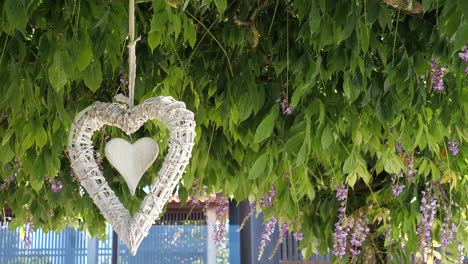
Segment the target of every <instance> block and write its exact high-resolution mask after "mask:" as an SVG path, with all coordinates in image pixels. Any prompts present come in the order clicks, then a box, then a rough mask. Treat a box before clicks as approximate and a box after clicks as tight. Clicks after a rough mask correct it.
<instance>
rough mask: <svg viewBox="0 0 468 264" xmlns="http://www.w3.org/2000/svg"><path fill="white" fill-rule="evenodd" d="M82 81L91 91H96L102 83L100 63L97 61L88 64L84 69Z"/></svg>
mask: <svg viewBox="0 0 468 264" xmlns="http://www.w3.org/2000/svg"><path fill="white" fill-rule="evenodd" d="M83 81H84V83H85V84H86V86H87V87H88V88H89V89H90V90H91V91H93V92H96V91H97V90H98V89H99V87H101V83H102V72H101V63H100V62H99V61H96V62H94V63H93V64H91V65H89V66H88V67H87V68H86V70H85V71H84V75H83Z"/></svg>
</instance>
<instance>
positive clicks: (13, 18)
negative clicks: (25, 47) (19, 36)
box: [4, 0, 28, 32]
mask: <svg viewBox="0 0 468 264" xmlns="http://www.w3.org/2000/svg"><path fill="white" fill-rule="evenodd" d="M4 7H5V11H6V12H5V13H6V16H7V19H8V22H9V23H10V25H11V26H13V27H14V28H16V29H18V30H19V31H21V32H24V30H25V29H26V24H27V23H28V14H27V13H26V7H25V6H24V1H21V0H6V1H5V5H4Z"/></svg>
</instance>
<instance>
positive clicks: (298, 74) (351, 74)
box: [0, 0, 468, 258]
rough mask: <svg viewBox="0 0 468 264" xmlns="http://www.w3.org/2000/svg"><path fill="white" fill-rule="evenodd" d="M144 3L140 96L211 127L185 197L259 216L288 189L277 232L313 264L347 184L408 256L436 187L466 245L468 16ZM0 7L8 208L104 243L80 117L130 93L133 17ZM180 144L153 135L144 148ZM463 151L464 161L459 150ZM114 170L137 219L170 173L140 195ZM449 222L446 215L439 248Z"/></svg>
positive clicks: (453, 7) (0, 149)
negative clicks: (74, 126) (437, 84)
mask: <svg viewBox="0 0 468 264" xmlns="http://www.w3.org/2000/svg"><path fill="white" fill-rule="evenodd" d="M137 2H138V4H137V13H136V17H137V20H138V21H137V31H136V32H137V34H139V35H140V36H141V41H140V42H139V43H138V46H137V75H138V78H137V80H136V95H135V97H136V98H137V100H138V101H143V100H144V99H146V98H149V97H152V96H157V95H171V96H173V97H175V98H177V99H179V100H183V101H185V102H186V105H187V107H188V108H189V109H191V110H192V111H194V112H195V113H196V120H197V124H198V125H197V133H198V136H197V143H196V146H195V148H194V153H193V157H192V160H191V164H190V165H189V167H188V169H187V173H186V174H185V175H184V179H183V181H182V182H181V184H180V187H179V195H180V196H181V197H187V195H189V194H190V193H191V190H192V187H193V185H194V184H193V182H194V179H199V181H197V182H199V183H198V184H203V185H207V186H208V187H209V190H210V191H214V192H219V191H223V192H225V193H226V194H229V195H231V196H232V197H234V198H235V199H237V200H244V199H249V200H250V201H253V200H258V199H260V197H261V196H262V195H263V194H265V193H267V192H268V191H269V190H270V189H271V186H273V185H274V186H276V187H277V196H276V198H275V200H274V203H273V206H271V207H269V208H265V211H266V214H267V216H277V217H278V218H279V219H280V220H281V221H287V222H288V223H290V224H291V226H292V230H293V231H301V232H303V233H304V240H303V241H304V242H303V243H302V244H301V246H302V247H303V248H305V249H306V251H307V252H309V253H310V252H312V251H317V250H318V251H320V252H322V253H324V252H326V250H327V248H330V247H331V246H332V243H333V228H334V223H335V222H336V219H337V209H338V207H339V204H338V202H337V201H336V198H335V191H334V190H335V186H336V185H338V184H339V183H340V182H342V181H343V182H345V183H346V184H347V186H349V197H348V201H347V203H348V204H347V214H349V215H353V214H357V213H358V212H364V213H365V215H366V216H367V217H368V218H369V220H370V222H371V227H372V228H371V229H372V234H371V236H370V237H369V239H368V240H369V241H374V242H375V241H378V240H379V239H382V237H383V236H384V233H385V231H386V230H388V227H390V226H391V227H392V232H391V234H390V235H391V237H392V238H393V239H395V240H396V241H398V243H403V244H404V245H405V251H402V247H401V246H400V244H398V243H397V244H394V245H393V246H392V245H389V244H388V243H387V242H385V243H386V244H385V245H386V247H387V249H388V252H389V254H392V255H393V256H394V257H395V258H399V257H403V258H408V257H409V253H410V252H415V251H417V250H418V238H417V234H416V227H417V225H418V223H419V222H420V221H421V218H420V216H419V205H420V198H421V191H423V190H426V189H427V188H428V187H427V185H429V186H436V185H437V186H440V187H441V188H442V189H443V190H444V191H445V193H446V197H445V198H443V197H439V199H440V200H441V201H440V204H441V205H442V204H443V203H447V204H449V206H450V208H451V220H452V221H453V222H454V223H455V224H457V226H458V227H459V229H458V232H457V234H456V235H457V236H458V240H460V241H468V239H467V237H466V229H467V225H466V209H467V202H466V201H467V199H466V198H467V196H466V194H467V192H466V190H467V176H466V173H467V169H468V167H467V160H466V158H467V157H468V144H467V143H466V142H467V141H468V129H467V117H468V89H467V88H468V78H467V76H466V75H465V73H464V69H465V67H466V65H465V64H464V62H463V61H462V60H461V59H460V58H459V56H458V55H457V53H458V52H459V51H460V50H461V49H462V48H463V46H464V45H465V44H467V43H468V19H467V18H468V2H467V1H465V0H438V1H435V0H424V1H422V6H423V9H424V10H423V11H424V12H423V13H422V14H416V15H413V14H408V13H407V12H405V10H404V8H402V9H400V10H399V9H393V8H392V7H389V6H387V5H386V4H385V3H383V2H380V1H377V0H363V1H346V0H313V1H311V0H291V1H283V0H276V1H267V0H260V1H257V0H255V1H254V0H237V1H227V0H202V1H194V0H185V1H181V0H167V1H163V0H154V1H153V2H151V1H144V0H142V1H137ZM412 2H417V1H412ZM419 4H421V3H419ZM0 7H1V8H0V10H1V11H0V17H1V19H0V50H1V53H0V83H1V85H0V94H1V95H2V96H1V97H0V141H1V142H0V176H1V179H3V183H2V185H1V188H2V191H1V193H0V201H1V202H2V204H3V206H8V207H10V208H13V211H14V213H15V215H16V217H15V219H14V220H13V222H12V225H11V226H12V227H15V226H20V225H22V224H23V223H24V222H25V221H26V219H28V218H30V219H32V221H33V222H34V223H35V224H36V226H38V227H42V228H43V229H45V230H61V229H63V228H64V227H65V226H66V225H78V223H80V226H81V227H82V228H83V229H87V230H88V231H89V232H90V233H91V234H92V235H100V236H102V234H104V232H103V230H104V228H105V225H104V219H103V217H102V216H101V215H100V213H99V212H98V210H97V208H96V207H95V206H94V204H93V203H92V200H91V199H90V197H89V196H88V195H87V194H85V193H84V192H83V191H82V189H81V188H80V186H79V183H78V181H77V180H76V179H75V178H74V177H73V175H72V174H71V172H70V164H69V161H68V159H67V153H66V151H65V149H66V145H67V140H68V128H69V127H70V124H71V122H72V120H73V118H74V116H75V115H76V114H77V113H78V112H79V111H81V110H82V109H84V108H85V107H86V106H88V105H90V104H92V103H93V102H94V101H105V102H110V101H112V98H113V96H114V95H116V94H117V93H126V85H125V83H123V82H121V81H119V79H121V78H122V79H125V76H126V71H127V62H126V57H127V49H126V44H127V43H126V41H127V35H128V25H127V19H128V14H127V10H128V6H127V5H126V3H125V1H110V0H108V1H81V0H78V1H72V0H63V1H37V0H2V1H0ZM432 60H435V61H437V62H438V63H439V65H440V66H442V67H444V68H445V69H446V71H445V72H446V73H445V75H444V86H445V90H444V91H442V92H434V91H433V89H432V87H433V85H432V82H431V74H430V64H431V61H432ZM279 98H282V100H281V102H282V103H283V104H286V105H287V106H290V107H291V108H292V113H291V114H289V115H284V114H283V113H282V110H284V109H282V107H281V106H280V104H279V102H278V99H279ZM165 133H166V132H165V130H164V129H162V128H160V127H159V125H158V124H157V122H151V123H149V124H147V125H146V126H145V128H144V131H143V130H142V131H139V132H138V133H137V135H135V136H133V138H138V137H139V136H142V135H147V136H148V135H149V136H153V137H154V138H155V139H158V140H159V138H160V137H163V136H164V135H165ZM116 136H123V135H122V133H121V132H120V131H118V129H115V128H106V129H104V130H103V131H102V132H100V133H98V134H96V135H95V146H96V151H97V153H98V154H100V155H101V156H100V157H99V159H100V160H102V159H101V157H102V156H103V155H104V154H103V151H102V150H103V147H104V144H105V142H106V140H108V139H109V138H111V137H116ZM452 139H454V140H456V141H457V143H458V146H459V148H460V152H459V154H458V155H457V156H452V155H451V154H450V152H449V151H448V148H447V147H448V141H449V140H452ZM161 144H162V145H163V147H164V145H165V144H166V143H165V142H164V140H163V142H162V143H161ZM398 144H401V146H402V148H403V149H404V151H403V152H396V151H395V146H397V145H398ZM161 149H162V148H161ZM408 158H411V159H413V161H414V170H417V172H416V174H415V175H414V181H413V182H410V181H409V180H407V179H406V178H405V177H403V178H399V179H400V181H402V183H404V184H405V186H406V187H405V189H404V190H403V192H402V194H401V195H400V196H398V197H396V198H395V197H393V196H392V190H391V186H392V175H396V174H399V173H400V172H403V173H405V174H406V173H407V171H408V169H409V166H408V165H409V164H408ZM101 166H102V169H103V170H104V172H105V175H107V180H108V181H109V184H110V185H111V186H112V187H113V188H114V189H115V190H116V193H117V194H118V195H119V197H121V199H122V200H123V201H124V203H125V204H126V205H127V207H128V208H129V209H130V210H131V211H135V210H136V209H137V208H138V206H139V202H140V201H141V199H142V197H143V196H144V195H145V193H144V190H143V187H144V186H145V185H148V184H149V183H150V182H151V178H152V177H155V176H154V175H155V173H156V172H157V169H158V165H155V166H153V167H154V168H151V169H150V173H149V175H150V176H148V177H145V179H143V180H142V182H141V183H140V187H139V189H138V191H137V196H136V197H131V196H130V195H129V192H128V190H127V188H126V186H125V184H124V182H123V180H122V178H121V177H118V175H117V174H116V172H115V170H114V169H112V168H111V167H110V166H109V164H108V163H107V161H105V159H104V160H102V162H101ZM10 176H16V178H11V177H10ZM46 176H49V177H50V178H51V179H55V180H60V181H62V182H63V191H62V192H60V193H54V192H52V191H51V188H50V187H51V186H50V182H49V181H47V180H46V179H45V177H46ZM285 176H286V177H285ZM433 189H434V190H435V189H437V188H433ZM370 205H372V206H371V207H370ZM389 216H390V217H389ZM443 218H444V213H443V210H440V209H439V211H438V213H437V215H436V220H435V225H434V228H433V230H432V232H433V234H434V236H433V237H434V240H435V241H438V242H440V239H439V238H440V235H439V234H440V227H441V225H442V222H443ZM382 219H383V220H382ZM386 241H387V240H386ZM368 243H369V245H377V244H378V243H371V242H368ZM448 250H454V249H453V248H449V249H448Z"/></svg>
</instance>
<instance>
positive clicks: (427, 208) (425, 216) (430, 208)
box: [417, 190, 437, 256]
mask: <svg viewBox="0 0 468 264" xmlns="http://www.w3.org/2000/svg"><path fill="white" fill-rule="evenodd" d="M421 193H422V198H421V206H420V216H421V222H420V223H419V225H418V228H417V233H418V236H419V246H420V248H421V249H422V250H423V252H424V255H425V256H426V255H427V254H428V253H429V245H431V229H432V226H433V225H434V217H435V214H436V208H437V200H436V198H435V195H434V194H433V193H432V192H430V191H429V190H426V191H422V192H421Z"/></svg>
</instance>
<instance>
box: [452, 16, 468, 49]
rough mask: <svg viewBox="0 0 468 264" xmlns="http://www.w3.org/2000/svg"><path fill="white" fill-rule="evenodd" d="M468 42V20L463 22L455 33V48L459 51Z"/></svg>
mask: <svg viewBox="0 0 468 264" xmlns="http://www.w3.org/2000/svg"><path fill="white" fill-rule="evenodd" d="M467 20H468V18H467ZM467 43H468V22H465V23H462V24H461V25H460V27H459V28H458V30H457V33H456V35H455V43H454V44H453V46H454V50H455V51H459V50H460V49H462V48H463V46H465V45H466V44H467Z"/></svg>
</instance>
